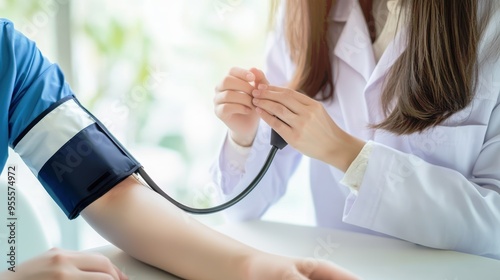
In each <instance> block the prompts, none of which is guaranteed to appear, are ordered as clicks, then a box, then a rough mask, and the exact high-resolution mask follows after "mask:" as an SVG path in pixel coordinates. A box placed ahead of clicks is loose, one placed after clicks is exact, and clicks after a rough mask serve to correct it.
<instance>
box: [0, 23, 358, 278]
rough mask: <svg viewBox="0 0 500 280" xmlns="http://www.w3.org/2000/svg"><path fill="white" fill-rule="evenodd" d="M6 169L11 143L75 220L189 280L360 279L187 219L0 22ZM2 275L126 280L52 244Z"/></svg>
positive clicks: (0, 123) (0, 156)
mask: <svg viewBox="0 0 500 280" xmlns="http://www.w3.org/2000/svg"><path fill="white" fill-rule="evenodd" d="M0 55H1V56H0V60H1V62H0V89H1V93H0V108H1V109H0V170H1V169H3V167H4V165H5V162H6V159H7V148H8V146H10V147H12V148H14V150H15V151H16V152H18V153H19V154H20V155H21V157H22V158H23V160H24V161H25V162H26V163H27V165H28V167H30V169H31V170H32V171H33V173H34V174H35V175H36V176H37V178H38V179H39V180H40V182H41V183H42V185H43V186H44V187H45V189H46V190H47V192H48V193H49V194H50V195H51V196H52V198H53V199H54V200H55V201H56V202H57V203H58V204H59V206H60V207H61V209H62V210H63V211H64V212H65V214H66V215H67V216H68V218H70V219H73V218H75V217H77V216H78V215H80V214H81V215H82V216H83V217H84V218H85V219H86V220H87V221H88V222H89V223H90V224H91V225H92V226H93V227H94V228H95V229H96V230H97V231H98V232H99V233H100V234H102V235H103V236H104V237H105V238H107V239H108V240H109V241H111V242H112V243H114V244H115V245H116V246H118V247H120V248H121V249H123V250H124V251H125V252H127V253H128V254H130V255H131V256H133V257H135V258H137V259H139V260H141V261H143V262H146V263H148V264H151V265H153V266H156V267H158V268H160V269H163V270H166V271H169V272H171V273H173V274H175V275H178V276H180V277H182V278H185V279H255V280H257V279H285V278H284V277H290V279H304V280H305V279H318V280H319V279H331V280H334V279H355V277H354V276H352V275H351V274H349V273H347V272H345V271H344V270H342V269H340V268H338V267H336V266H334V265H333V264H330V263H327V262H322V261H317V262H316V261H315V262H311V261H310V260H309V261H307V260H301V259H292V258H288V257H281V256H275V255H271V254H267V253H264V252H261V251H258V250H255V249H253V248H250V247H248V246H245V245H244V244H241V243H239V242H236V241H235V240H232V239H230V238H227V237H225V236H223V235H221V234H219V233H217V232H215V231H213V230H211V229H209V228H208V227H205V226H204V225H202V224H200V223H198V222H197V221H196V220H194V219H192V218H190V217H189V216H187V215H186V214H184V213H183V212H181V211H180V210H178V209H177V208H175V207H174V206H173V205H172V204H170V203H168V202H166V201H165V200H164V199H163V198H162V197H160V196H159V195H157V194H156V193H154V192H153V191H151V190H150V189H148V188H146V187H144V186H143V185H141V184H140V183H139V182H138V181H137V180H136V178H135V177H133V176H131V175H132V174H133V173H134V172H135V170H137V168H138V167H139V166H140V164H139V163H138V162H137V161H135V159H134V158H133V157H132V156H131V155H129V154H128V153H127V152H126V151H125V150H123V149H121V148H120V146H119V145H118V144H117V142H116V140H115V139H114V138H113V137H112V136H111V135H110V134H109V133H108V132H107V130H106V128H105V127H104V126H102V124H101V123H100V122H99V121H98V120H97V119H96V118H95V117H93V116H92V115H91V114H90V113H89V112H88V111H87V110H85V108H83V107H82V106H81V105H80V104H79V103H78V101H77V100H76V98H75V96H74V95H73V92H72V90H71V89H70V88H69V86H68V84H67V83H66V82H65V81H64V77H63V74H62V73H61V71H60V69H59V67H58V66H57V65H56V64H52V63H50V62H49V61H48V60H47V59H46V58H44V57H43V56H42V54H41V53H40V51H39V50H38V49H37V47H36V45H35V44H34V43H33V42H32V41H30V40H28V39H27V38H26V37H24V36H23V35H22V34H20V33H19V32H17V31H16V30H15V29H14V27H13V24H12V23H11V22H9V21H7V20H3V19H0ZM0 279H2V280H29V279H36V280H49V279H50V280H53V279H61V280H62V279H72V280H73V279H85V280H105V279H113V280H119V279H120V280H123V279H127V276H125V275H123V273H122V272H121V271H120V270H119V269H118V268H116V267H115V266H113V264H112V263H111V262H110V261H109V259H107V258H105V257H104V256H100V255H92V254H86V253H80V252H67V251H63V250H58V249H54V250H50V251H49V252H47V253H45V254H43V255H41V256H38V257H36V258H34V259H32V260H30V261H27V262H25V263H22V264H19V265H18V266H16V267H15V272H12V271H4V272H0Z"/></svg>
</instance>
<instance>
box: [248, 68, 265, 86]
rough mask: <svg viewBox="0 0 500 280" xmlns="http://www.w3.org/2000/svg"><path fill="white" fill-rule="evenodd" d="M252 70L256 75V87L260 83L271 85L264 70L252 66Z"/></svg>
mask: <svg viewBox="0 0 500 280" xmlns="http://www.w3.org/2000/svg"><path fill="white" fill-rule="evenodd" d="M250 72H252V73H253V74H254V75H255V87H258V86H259V85H260V84H265V85H269V81H268V80H267V79H266V75H265V74H264V72H262V70H259V69H257V68H250Z"/></svg>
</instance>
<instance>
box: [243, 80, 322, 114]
mask: <svg viewBox="0 0 500 280" xmlns="http://www.w3.org/2000/svg"><path fill="white" fill-rule="evenodd" d="M259 87H260V88H263V87H267V86H262V85H261V86H259ZM295 93H296V92H295V91H293V90H290V89H285V90H281V91H275V90H270V89H256V90H253V91H252V96H253V97H254V99H257V100H270V101H273V102H275V103H280V104H283V105H284V106H285V107H287V108H288V109H289V110H290V111H292V112H294V113H296V114H300V113H301V112H302V111H304V110H308V109H307V107H308V106H310V105H311V104H312V102H307V103H304V102H301V99H302V97H304V96H300V98H297V95H302V94H301V93H296V94H295ZM307 98H308V97H307ZM308 99H309V98H308ZM308 101H309V100H308ZM254 105H255V103H254ZM271 113H273V112H271Z"/></svg>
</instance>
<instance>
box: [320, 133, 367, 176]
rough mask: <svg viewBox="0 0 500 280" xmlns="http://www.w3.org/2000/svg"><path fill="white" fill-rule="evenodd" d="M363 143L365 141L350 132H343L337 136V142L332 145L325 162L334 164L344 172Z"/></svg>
mask: <svg viewBox="0 0 500 280" xmlns="http://www.w3.org/2000/svg"><path fill="white" fill-rule="evenodd" d="M365 144H366V142H365V141H363V140H360V139H358V138H356V137H354V136H352V135H350V134H347V133H343V135H342V136H341V137H339V139H338V142H337V143H336V144H334V145H333V146H334V148H333V149H332V151H331V152H330V153H328V159H327V163H329V164H330V165H332V166H335V167H336V168H337V169H339V170H341V171H342V172H346V171H347V169H349V166H351V164H352V162H353V161H354V160H355V159H356V157H357V156H358V155H359V153H360V152H361V150H362V149H363V147H364V145H365Z"/></svg>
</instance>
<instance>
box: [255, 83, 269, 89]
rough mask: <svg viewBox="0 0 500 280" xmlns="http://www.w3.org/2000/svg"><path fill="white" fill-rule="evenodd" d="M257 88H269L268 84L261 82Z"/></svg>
mask: <svg viewBox="0 0 500 280" xmlns="http://www.w3.org/2000/svg"><path fill="white" fill-rule="evenodd" d="M257 88H258V89H267V85H266V84H259V86H258V87H257Z"/></svg>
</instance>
